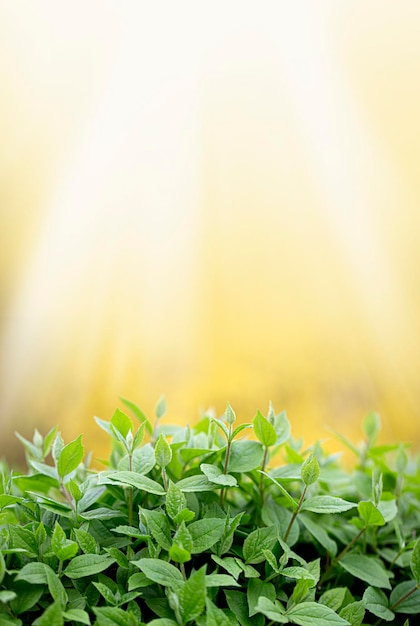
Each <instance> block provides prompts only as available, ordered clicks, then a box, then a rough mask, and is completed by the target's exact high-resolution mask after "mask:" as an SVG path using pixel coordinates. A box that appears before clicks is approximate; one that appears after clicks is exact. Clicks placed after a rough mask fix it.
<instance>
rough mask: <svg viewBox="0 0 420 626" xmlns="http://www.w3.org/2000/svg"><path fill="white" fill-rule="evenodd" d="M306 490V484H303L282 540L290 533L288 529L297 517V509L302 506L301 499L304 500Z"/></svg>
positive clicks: (285, 539)
mask: <svg viewBox="0 0 420 626" xmlns="http://www.w3.org/2000/svg"><path fill="white" fill-rule="evenodd" d="M306 490H307V487H306V485H305V488H304V490H303V491H302V495H301V496H300V500H299V502H298V505H297V507H296V509H295V510H294V511H293V515H292V518H291V520H290V522H289V525H288V527H287V530H286V532H285V533H284V538H283V541H287V538H288V536H289V534H290V531H291V530H292V526H293V522H294V521H295V519H296V517H297V514H298V513H299V511H300V507H301V506H302V504H303V500H304V498H305V495H306Z"/></svg>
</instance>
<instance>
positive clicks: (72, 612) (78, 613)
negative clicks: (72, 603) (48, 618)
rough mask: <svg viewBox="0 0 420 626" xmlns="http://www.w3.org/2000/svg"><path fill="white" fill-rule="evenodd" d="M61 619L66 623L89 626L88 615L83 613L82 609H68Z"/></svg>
mask: <svg viewBox="0 0 420 626" xmlns="http://www.w3.org/2000/svg"><path fill="white" fill-rule="evenodd" d="M63 617H64V619H65V620H66V622H79V623H80V624H86V626H90V617H89V614H88V613H86V611H83V609H69V610H68V611H64V613H63Z"/></svg>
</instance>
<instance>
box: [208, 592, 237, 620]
mask: <svg viewBox="0 0 420 626" xmlns="http://www.w3.org/2000/svg"><path fill="white" fill-rule="evenodd" d="M206 609H207V611H206V612H207V621H206V626H232V623H231V621H230V619H229V617H228V616H227V615H226V613H225V612H224V611H222V609H219V608H218V607H217V606H216V605H215V604H213V602H212V601H211V600H210V599H209V598H206Z"/></svg>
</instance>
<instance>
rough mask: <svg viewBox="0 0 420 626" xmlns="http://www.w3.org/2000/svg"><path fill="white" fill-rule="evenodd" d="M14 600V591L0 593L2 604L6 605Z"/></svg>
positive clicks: (15, 596)
mask: <svg viewBox="0 0 420 626" xmlns="http://www.w3.org/2000/svg"><path fill="white" fill-rule="evenodd" d="M15 598H17V594H16V592H15V591H6V590H3V591H0V602H1V603H2V604H7V603H8V602H11V601H12V600H14V599H15Z"/></svg>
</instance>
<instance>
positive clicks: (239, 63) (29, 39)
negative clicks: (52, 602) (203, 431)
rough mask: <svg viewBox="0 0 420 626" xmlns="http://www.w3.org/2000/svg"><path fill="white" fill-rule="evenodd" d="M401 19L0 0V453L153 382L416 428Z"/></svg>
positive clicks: (339, 422)
mask: <svg viewBox="0 0 420 626" xmlns="http://www.w3.org/2000/svg"><path fill="white" fill-rule="evenodd" d="M419 28H420V4H419V3H418V2H417V1H414V0H413V1H404V0H403V1H402V2H398V3H396V2H394V1H392V0H386V1H383V0H381V1H379V0H378V1H376V0H375V1H370V0H368V1H367V2H358V1H354V0H348V1H346V0H344V1H342V2H336V0H319V1H318V0H317V1H315V2H313V1H312V0H311V1H309V0H307V1H303V0H301V1H296V2H293V3H291V2H288V1H286V0H285V1H281V0H279V1H266V2H256V1H248V2H239V1H237V0H230V1H228V2H226V1H224V2H221V1H219V2H217V1H216V2H211V3H206V2H192V1H191V2H187V1H181V2H177V3H174V2H169V1H158V2H153V3H151V2H143V1H136V2H135V1H131V0H125V1H122V2H113V1H111V0H109V1H106V0H101V1H100V2H99V1H96V0H91V1H90V2H88V3H86V2H81V1H80V2H72V3H69V2H59V3H57V2H53V1H49V0H48V1H47V0H38V1H37V2H30V1H29V0H26V1H25V0H23V1H21V2H14V1H11V0H10V1H9V0H3V2H1V3H0V232H1V233H2V245H1V246H0V420H1V423H2V425H3V433H4V438H3V444H2V446H1V447H0V455H1V454H4V453H6V451H9V449H10V443H9V439H10V437H11V434H12V432H13V430H15V429H18V430H20V431H21V432H23V434H25V435H30V433H31V431H32V429H33V427H34V426H35V425H37V426H38V427H39V428H40V429H42V428H43V427H44V425H45V428H47V427H48V426H49V425H52V424H55V423H59V425H60V427H61V429H62V430H63V432H64V434H65V435H66V437H67V438H69V437H74V436H76V434H78V432H79V430H83V431H84V432H85V433H86V438H87V442H88V444H89V443H90V444H91V445H93V443H96V441H99V442H100V441H102V440H101V439H98V437H97V435H96V433H97V430H96V426H95V425H94V423H93V420H92V416H93V415H94V414H97V415H100V417H102V418H105V419H106V418H109V417H110V415H111V414H112V411H113V409H114V408H115V406H117V404H118V402H119V400H118V398H119V396H126V397H129V398H130V399H132V400H133V401H135V402H137V403H139V404H140V405H141V406H142V407H144V408H145V409H146V411H148V412H149V413H150V412H152V409H153V406H154V404H155V402H156V400H157V398H158V397H159V395H160V394H161V393H162V392H164V393H165V394H166V397H167V401H168V406H169V413H168V419H169V420H171V421H181V422H184V423H185V422H187V421H189V422H192V421H193V420H194V419H195V418H196V417H197V415H198V413H199V410H200V409H203V408H207V407H208V406H214V407H215V409H216V411H217V412H218V413H221V412H222V411H223V410H224V407H225V405H226V402H227V401H230V402H231V403H232V404H233V406H234V408H235V409H236V411H237V413H238V416H239V417H240V418H241V419H243V420H249V419H252V417H253V415H254V414H255V412H256V410H257V408H260V409H262V410H266V407H267V405H268V401H269V400H272V401H273V402H274V404H275V407H276V408H277V409H278V410H280V409H286V411H287V412H288V415H289V418H290V420H291V422H292V424H293V427H294V430H295V433H296V435H304V437H305V441H306V443H312V442H313V440H314V438H316V437H325V436H327V433H326V430H325V426H326V425H327V424H329V425H330V426H331V425H333V426H334V427H335V428H337V429H339V430H341V431H343V432H344V433H346V434H352V435H354V436H355V437H356V438H358V437H360V430H359V424H360V422H361V419H362V418H363V417H364V415H365V414H366V413H367V412H369V411H370V410H377V411H379V413H380V414H381V417H382V420H383V422H384V440H394V439H397V438H398V439H400V438H404V439H408V440H410V441H413V442H415V443H416V444H417V445H418V444H419V442H420V429H419V424H420V422H419V420H420V409H419V406H420V403H419V399H420V379H419V374H418V372H419V371H420V328H419V322H418V320H419V318H420V292H419V288H418V284H419V276H418V275H419V274H420V269H419V268H420V246H419V243H420V230H419V229H420V212H419V208H418V207H419V203H420V178H419V176H418V163H419V162H420V121H419V119H420V118H419V115H418V111H419V110H420V81H419V76H420V39H419V37H418V32H419ZM100 436H101V435H99V437H100Z"/></svg>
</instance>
